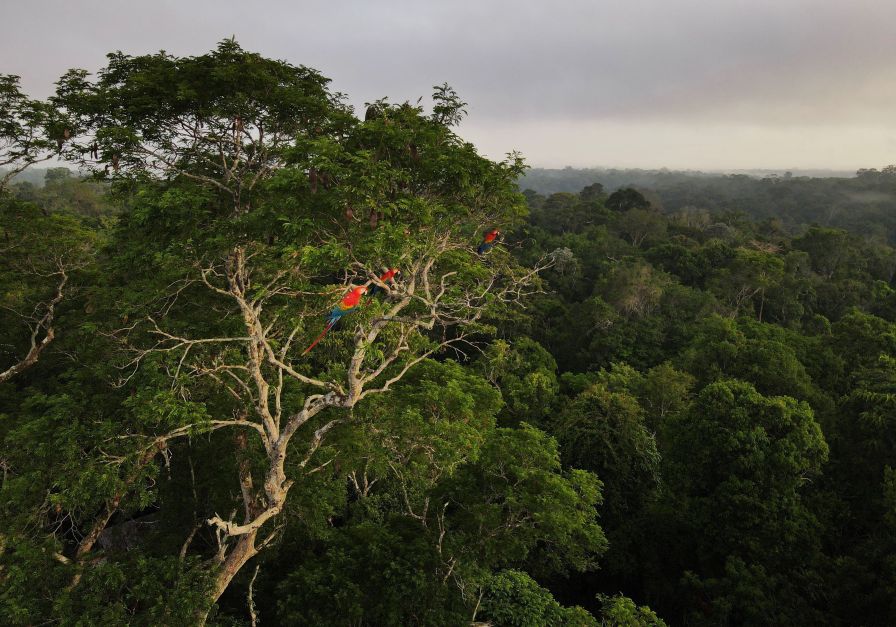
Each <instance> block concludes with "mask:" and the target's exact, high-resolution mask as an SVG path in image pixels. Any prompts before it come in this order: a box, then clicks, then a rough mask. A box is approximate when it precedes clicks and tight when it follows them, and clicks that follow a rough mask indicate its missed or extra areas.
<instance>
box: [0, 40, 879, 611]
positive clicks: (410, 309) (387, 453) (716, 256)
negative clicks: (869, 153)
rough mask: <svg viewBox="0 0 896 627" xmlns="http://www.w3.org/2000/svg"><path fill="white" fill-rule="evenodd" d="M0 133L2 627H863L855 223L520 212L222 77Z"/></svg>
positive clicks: (870, 445) (656, 206)
mask: <svg viewBox="0 0 896 627" xmlns="http://www.w3.org/2000/svg"><path fill="white" fill-rule="evenodd" d="M0 93H2V97H0V114H2V125H0V165H3V166H5V168H6V170H5V172H6V173H7V174H9V175H10V176H5V175H4V177H3V179H2V181H3V182H2V185H0V229H2V240H0V250H2V252H3V262H2V265H0V305H2V308H0V467H2V486H0V497H2V498H0V622H2V623H3V624H8V625H38V624H61V625H127V624H129V625H193V624H209V625H212V624H214V625H253V626H254V625H257V624H267V625H346V624H348V625H433V626H442V625H470V624H475V623H479V624H492V625H496V626H504V625H507V626H541V625H574V626H587V625H600V624H603V625H632V626H636V625H638V626H640V625H645V626H647V625H664V624H668V625H685V624H687V625H785V624H786V625H817V624H829V625H844V626H845V625H855V624H862V625H889V624H893V623H894V622H896V602H894V599H896V564H894V561H893V555H894V551H896V470H894V468H896V425H894V424H893V417H894V415H896V413H894V398H896V396H894V395H896V286H894V273H896V250H894V249H893V248H891V247H890V245H889V242H890V241H891V238H890V237H889V235H888V233H889V231H888V229H889V226H888V223H887V222H886V221H881V222H879V223H878V222H874V223H871V224H865V225H862V227H861V228H853V225H851V224H846V223H844V224H840V225H836V224H832V223H831V221H830V215H829V214H826V213H825V211H827V209H823V208H821V209H818V214H817V215H816V210H815V209H814V207H816V206H818V207H825V197H826V196H825V194H824V193H823V190H822V191H821V192H818V193H817V194H814V193H813V194H809V192H807V191H806V190H808V189H810V187H811V186H810V185H809V184H808V183H807V184H806V185H805V186H803V187H800V186H793V187H791V188H788V190H789V191H788V193H787V194H786V198H787V202H786V203H783V202H782V203H781V204H769V201H768V196H766V195H762V194H759V193H753V192H752V191H750V190H754V189H756V188H754V187H751V186H750V185H752V183H751V184H750V185H746V184H745V185H744V186H743V188H742V192H743V193H742V194H741V195H739V196H738V203H739V204H738V205H737V206H736V207H733V206H731V205H730V204H728V203H727V202H716V201H714V200H713V198H711V197H709V196H707V195H705V194H703V192H700V191H699V188H694V190H696V191H693V192H692V193H693V199H692V201H689V202H688V203H683V204H681V206H678V205H676V204H675V203H672V202H667V201H666V197H665V196H662V195H661V193H660V192H657V191H656V190H651V189H647V188H646V187H640V188H639V189H634V188H632V187H628V186H622V187H621V188H619V189H615V188H614V189H611V188H610V187H607V188H606V189H605V188H604V186H603V185H601V184H600V183H599V182H597V183H589V184H588V185H587V186H584V185H583V186H582V188H581V189H580V190H578V191H576V192H560V193H553V194H546V195H542V194H540V193H538V192H536V191H533V190H525V191H524V192H520V191H519V187H518V185H517V182H518V181H519V180H520V177H521V176H522V175H523V171H524V164H523V162H522V160H521V159H520V158H519V157H518V156H517V155H514V154H511V155H508V158H507V159H506V160H504V161H501V162H494V161H491V160H488V159H486V158H483V157H482V156H480V155H479V154H478V153H477V152H476V150H475V148H474V147H473V146H472V145H471V144H469V143H467V142H465V141H463V140H462V139H461V138H460V136H459V135H458V134H457V131H456V128H457V126H458V124H459V123H460V122H461V120H462V118H463V116H464V113H465V106H466V105H465V103H463V102H462V101H461V100H460V99H459V97H458V96H457V94H455V93H454V91H453V90H452V89H451V88H450V87H448V86H447V85H443V86H441V87H437V88H436V91H435V93H434V94H433V98H432V103H433V105H432V107H431V108H430V109H429V110H428V111H427V110H424V108H423V107H421V106H419V105H412V104H409V103H404V104H395V103H391V102H389V101H387V100H379V101H376V102H374V103H371V104H370V105H369V107H368V108H367V110H366V111H364V112H363V115H360V116H359V115H356V112H355V111H353V110H352V109H351V108H350V107H349V106H347V105H346V103H345V99H344V97H343V96H342V95H341V94H338V93H334V92H332V91H331V90H330V89H329V87H328V80H327V79H326V78H325V77H323V76H322V75H320V74H319V73H318V72H316V71H314V70H312V69H309V68H305V67H301V66H293V65H290V64H288V63H285V62H281V61H274V60H270V59H266V58H263V57H261V56H259V55H256V54H253V53H250V52H247V51H244V50H243V49H241V48H240V47H239V46H238V45H237V44H236V43H235V42H233V41H225V42H222V43H221V44H220V45H219V46H218V47H217V48H216V49H215V50H213V51H211V52H209V53H208V54H204V55H200V56H197V57H174V56H171V55H167V54H165V53H160V54H157V55H147V56H139V57H130V56H126V55H122V54H120V53H116V54H112V55H109V57H108V65H107V66H106V67H105V68H103V69H101V70H100V71H99V72H98V73H97V74H96V75H95V76H91V75H89V74H88V73H87V72H84V71H81V70H73V71H70V72H69V73H67V74H65V75H64V76H63V77H62V78H61V79H60V81H59V83H58V91H57V93H56V95H55V96H54V97H52V98H51V99H50V100H49V101H47V102H42V101H35V100H32V99H29V98H28V97H27V96H25V95H23V94H22V93H21V92H20V90H19V87H18V82H17V80H16V79H15V77H4V80H3V82H2V83H0ZM50 157H52V158H55V159H56V160H57V161H65V162H68V163H69V164H71V166H72V168H73V169H74V172H79V173H78V174H75V173H73V171H72V170H71V169H68V168H61V167H55V168H51V169H48V170H47V171H46V174H45V183H44V184H43V185H35V184H33V183H32V182H27V181H26V182H22V180H21V179H20V178H14V177H13V176H12V175H13V174H15V173H16V172H17V171H19V170H23V169H24V168H26V167H29V166H32V165H33V164H35V163H39V162H41V161H42V160H46V159H47V158H50ZM24 171H28V170H24ZM31 171H34V170H33V169H32V170H31ZM861 178H862V177H859V178H858V179H857V180H861ZM865 180H866V182H867V181H869V180H870V179H867V178H866V179H865ZM775 184H777V183H775ZM850 184H852V185H854V184H855V183H850ZM763 185H764V184H763ZM769 185H771V184H769ZM874 185H875V186H876V187H875V189H876V191H877V193H878V194H892V193H894V192H896V183H894V182H893V181H891V180H890V179H889V178H887V175H886V174H880V173H878V174H877V175H875V180H874ZM878 187H879V188H880V189H877V188H878ZM812 189H815V190H816V191H817V190H818V189H819V188H817V187H816V188H812ZM684 191H687V190H684ZM809 196H811V199H810V198H809ZM869 199H870V197H868V198H866V200H869ZM832 202H834V201H832ZM869 202H870V200H869ZM831 206H833V205H831ZM863 206H865V205H863ZM750 207H755V210H750ZM794 207H800V208H801V209H800V211H802V213H796V210H795V209H793V208H794ZM828 208H830V207H828ZM734 209H738V210H739V211H735V210H734ZM869 215H870V214H869ZM836 226H841V227H844V228H836ZM878 227H880V228H878ZM496 228H497V229H499V230H500V232H501V235H500V237H499V238H497V239H496V240H495V241H496V242H497V244H496V245H494V246H493V247H491V248H490V249H488V250H486V248H487V247H482V248H480V244H481V243H482V242H483V236H484V234H485V233H487V232H490V231H491V230H493V229H496ZM390 268H398V269H400V270H401V273H400V274H395V275H394V276H390V275H389V274H388V273H386V270H387V269H390ZM360 286H366V287H367V288H368V290H367V293H366V294H360V293H359V294H360V298H359V299H358V301H357V304H356V305H352V306H350V307H348V309H347V310H340V314H339V315H340V316H341V319H340V320H339V321H338V322H337V323H336V324H335V325H334V326H333V327H332V328H331V329H330V330H329V332H327V333H322V332H324V331H325V328H326V325H327V320H328V314H329V316H330V319H332V317H333V314H332V313H331V311H336V310H337V309H338V303H340V300H341V299H343V297H345V296H346V294H347V293H349V292H350V290H352V289H353V288H356V287H360ZM343 302H344V301H343ZM334 306H335V307H337V309H334ZM336 317H339V316H336ZM320 336H322V339H321V341H320V343H319V344H317V345H316V346H315V347H314V348H313V350H311V351H308V352H306V351H305V349H306V348H308V347H309V345H311V344H312V342H313V341H314V340H315V339H316V338H318V337H320Z"/></svg>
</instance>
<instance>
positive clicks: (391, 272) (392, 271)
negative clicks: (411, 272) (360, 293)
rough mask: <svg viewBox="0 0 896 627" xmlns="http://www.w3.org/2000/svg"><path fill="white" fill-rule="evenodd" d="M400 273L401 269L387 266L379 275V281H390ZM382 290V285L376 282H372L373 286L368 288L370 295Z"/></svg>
mask: <svg viewBox="0 0 896 627" xmlns="http://www.w3.org/2000/svg"><path fill="white" fill-rule="evenodd" d="M396 274H401V270H399V269H398V268H389V269H388V270H387V271H386V272H384V273H383V274H381V275H380V282H381V283H389V282H390V281H392V282H394V281H395V275H396ZM382 291H384V290H383V288H382V287H380V286H379V285H377V284H374V285H373V287H371V288H370V295H371V296H376V295H377V294H379V293H380V292H382Z"/></svg>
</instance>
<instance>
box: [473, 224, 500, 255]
mask: <svg viewBox="0 0 896 627" xmlns="http://www.w3.org/2000/svg"><path fill="white" fill-rule="evenodd" d="M500 235H501V231H499V230H498V229H492V230H491V231H489V232H488V233H486V234H485V239H483V240H482V243H481V244H479V248H477V249H476V252H477V253H478V254H480V255H482V254H484V253H487V252H488V251H490V250H491V249H492V247H493V246H494V245H495V244H496V243H497V239H498V237H499V236H500Z"/></svg>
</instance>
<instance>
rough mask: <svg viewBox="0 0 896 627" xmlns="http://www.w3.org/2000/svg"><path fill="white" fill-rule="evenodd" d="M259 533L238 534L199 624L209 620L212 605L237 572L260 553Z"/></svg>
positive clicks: (217, 577)
mask: <svg viewBox="0 0 896 627" xmlns="http://www.w3.org/2000/svg"><path fill="white" fill-rule="evenodd" d="M257 535H258V531H252V532H250V533H246V534H243V535H240V536H237V538H236V545H235V546H234V547H233V548H232V549H230V552H229V553H228V554H227V557H226V558H224V562H223V563H222V564H221V570H220V571H218V574H217V575H216V576H215V580H214V584H213V586H212V590H211V593H210V594H209V599H208V605H207V606H205V607H204V608H202V610H200V613H199V615H198V616H197V621H196V622H197V624H198V625H200V626H202V625H205V622H206V621H207V620H208V613H209V612H210V611H211V609H212V606H213V605H214V604H215V603H217V602H218V599H220V598H221V595H222V594H224V591H225V590H226V589H227V587H228V586H229V585H230V582H231V581H233V578H234V577H236V574H237V573H238V572H240V569H242V567H243V566H245V565H246V563H247V562H248V561H249V560H250V559H252V558H253V557H255V555H257V554H258V549H256V548H255V538H256V536H257Z"/></svg>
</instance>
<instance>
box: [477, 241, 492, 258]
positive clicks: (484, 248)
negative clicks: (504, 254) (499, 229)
mask: <svg viewBox="0 0 896 627" xmlns="http://www.w3.org/2000/svg"><path fill="white" fill-rule="evenodd" d="M494 245H495V243H494V242H482V243H481V244H479V248H477V249H476V253H477V254H479V255H483V254H485V253H487V252H488V251H490V250H491V249H492V247H493V246H494Z"/></svg>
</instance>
